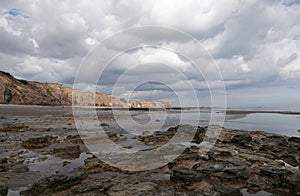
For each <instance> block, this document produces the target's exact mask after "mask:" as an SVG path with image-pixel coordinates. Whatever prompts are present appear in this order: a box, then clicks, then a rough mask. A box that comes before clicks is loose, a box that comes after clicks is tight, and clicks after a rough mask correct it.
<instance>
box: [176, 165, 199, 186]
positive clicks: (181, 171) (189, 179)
mask: <svg viewBox="0 0 300 196" xmlns="http://www.w3.org/2000/svg"><path fill="white" fill-rule="evenodd" d="M202 179H203V176H202V175H201V173H199V172H198V171H196V170H193V169H189V168H186V167H176V168H174V169H173V171H172V176H171V180H173V181H175V182H178V181H179V182H183V183H184V184H186V185H189V184H192V183H193V182H197V181H201V180H202Z"/></svg>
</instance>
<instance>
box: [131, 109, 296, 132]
mask: <svg viewBox="0 0 300 196" xmlns="http://www.w3.org/2000/svg"><path fill="white" fill-rule="evenodd" d="M211 115H212V114H211V113H210V112H209V111H200V110H195V109H194V110H178V111H168V112H167V113H166V112H160V111H150V112H142V113H140V114H135V115H134V119H135V120H136V121H137V122H138V123H140V124H145V126H146V125H147V122H148V121H150V120H152V122H155V121H158V122H162V121H163V122H164V123H165V125H166V126H167V127H169V126H175V125H177V124H179V123H180V120H182V121H183V122H184V123H185V124H191V125H201V126H207V125H208V124H209V121H210V118H211ZM166 126H163V127H166ZM223 127H225V128H230V129H239V130H247V131H257V130H260V131H266V132H270V133H276V134H281V135H287V136H296V137H300V132H298V130H300V115H299V114H280V113H276V112H274V113H260V112H257V113H250V114H245V113H240V114H238V113H237V114H229V115H226V118H225V121H224V124H223ZM148 129H151V127H149V128H148ZM148 131H149V130H148ZM153 131H155V130H153Z"/></svg>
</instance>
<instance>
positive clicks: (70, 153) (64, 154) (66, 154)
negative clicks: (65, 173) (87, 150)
mask: <svg viewBox="0 0 300 196" xmlns="http://www.w3.org/2000/svg"><path fill="white" fill-rule="evenodd" d="M52 153H53V154H54V155H56V156H58V157H61V158H70V159H74V158H78V157H79V156H80V154H81V153H82V151H81V149H80V146H79V145H68V146H63V147H57V148H53V150H52Z"/></svg>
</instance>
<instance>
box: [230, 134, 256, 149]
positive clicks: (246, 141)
mask: <svg viewBox="0 0 300 196" xmlns="http://www.w3.org/2000/svg"><path fill="white" fill-rule="evenodd" d="M251 142H252V137H251V136H250V135H235V136H233V137H232V138H231V143H235V144H239V145H241V146H246V147H249V146H250V143H251Z"/></svg>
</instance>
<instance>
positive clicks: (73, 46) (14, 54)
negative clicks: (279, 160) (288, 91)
mask: <svg viewBox="0 0 300 196" xmlns="http://www.w3.org/2000/svg"><path fill="white" fill-rule="evenodd" d="M2 7H3V8H2V9H1V15H0V68H1V69H3V70H5V71H10V72H12V74H14V75H17V76H19V77H23V78H25V79H31V80H43V81H45V80H48V81H50V82H64V83H71V82H72V78H73V77H74V75H75V73H76V69H77V68H78V66H79V64H80V63H81V61H82V59H83V58H84V56H85V55H86V54H87V52H88V51H89V50H90V49H91V48H92V47H94V46H95V45H96V44H97V43H99V42H100V41H101V40H103V39H105V38H106V37H108V36H110V35H112V34H114V33H116V32H119V31H121V30H123V29H126V28H131V27H136V26H142V25H166V26H171V27H173V28H177V29H179V30H181V31H185V32H187V33H189V34H191V35H192V36H194V37H195V38H197V39H198V40H200V42H201V43H202V44H203V46H204V47H205V48H206V49H207V50H208V51H209V52H210V53H211V54H212V56H213V57H214V58H215V61H216V63H217V64H218V65H219V67H220V71H221V73H222V74H223V77H224V80H225V84H226V85H227V88H228V89H229V91H231V89H232V88H234V89H246V88H248V87H249V88H250V87H251V88H255V87H257V88H258V87H261V86H266V87H268V86H274V85H278V86H280V88H276V89H277V90H278V89H283V90H284V88H290V87H291V86H297V84H299V82H300V73H299V72H300V71H299V69H300V68H299V66H300V65H299V63H300V62H299V56H300V33H299V32H300V22H299V18H300V5H299V4H295V3H293V2H290V1H257V0H230V1H228V0H221V1H210V0H204V1H196V0H185V1H180V0H178V1H177V0H175V1H174V0H159V1H158V0H157V1H138V0H132V1H131V0H130V1H88V2H87V1H78V2H76V3H74V2H73V1H71V0H66V1H63V2H62V1H58V0H44V1H35V0H28V1H26V2H25V1H21V0H16V1H3V2H2ZM12 8H17V9H20V10H17V11H18V12H20V13H26V16H27V15H28V17H24V16H25V15H24V14H23V15H20V14H16V15H15V16H14V15H11V14H7V11H9V10H11V9H12ZM160 36H161V35H159V34H153V33H152V32H147V33H142V34H133V35H125V36H124V37H121V38H119V39H118V40H117V39H115V40H114V41H113V42H112V43H110V44H108V45H107V46H108V47H109V48H107V50H106V51H105V53H104V54H99V56H100V57H103V56H109V55H110V53H111V52H112V51H115V50H117V51H118V50H122V49H124V48H126V47H127V46H129V45H132V44H133V43H140V42H141V41H142V40H155V39H159V38H160ZM162 45H163V46H164V47H170V48H174V49H175V50H177V51H178V52H180V51H184V53H185V54H189V56H191V57H197V56H200V55H202V54H204V51H203V50H201V51H199V48H197V47H196V46H195V44H194V43H192V42H185V40H182V39H180V38H178V37H177V36H176V35H174V36H170V37H168V40H166V41H165V43H164V44H162ZM151 61H156V62H157V61H158V62H161V63H166V64H169V65H171V66H173V67H174V68H177V69H178V70H181V71H182V72H184V73H185V74H186V75H187V76H188V79H190V80H192V82H193V83H194V85H198V86H199V89H203V88H202V85H203V84H202V83H201V82H203V78H201V76H199V74H198V73H195V71H194V70H193V69H192V66H191V65H190V63H189V62H187V61H186V60H185V59H182V58H181V57H180V56H179V55H178V54H176V53H173V52H171V51H166V50H160V49H144V50H138V51H135V52H131V53H126V54H124V55H122V56H121V57H120V58H119V59H118V60H116V61H115V62H114V63H112V65H111V66H113V67H112V69H111V70H109V71H108V72H107V73H108V74H110V75H108V76H106V77H105V79H106V81H107V85H111V84H112V83H113V81H115V80H116V78H117V77H118V74H120V73H122V71H124V70H126V69H127V68H130V67H131V66H132V65H134V64H136V63H149V62H151ZM149 65H151V66H152V67H150V68H147V67H145V68H139V69H136V70H135V71H132V73H139V74H141V75H140V77H142V78H143V77H144V78H147V77H149V78H152V79H153V80H160V79H161V78H167V79H168V80H167V82H168V83H169V84H170V85H174V88H177V89H181V90H182V92H185V91H184V90H186V88H187V85H186V84H187V83H186V82H187V81H184V80H182V81H175V80H176V79H177V80H178V78H173V77H169V78H168V76H167V73H168V72H171V70H170V69H167V68H162V66H161V67H160V66H158V64H155V63H152V64H151V63H149ZM201 71H203V73H204V74H205V75H214V74H216V72H215V71H213V70H212V68H211V66H210V65H209V64H205V63H203V64H202V65H201ZM149 74H150V76H149ZM87 77H89V74H87ZM90 77H91V76H90ZM127 80H128V81H125V80H124V84H125V85H128V86H130V85H131V84H132V83H134V78H130V77H127ZM283 80H284V85H282V84H283ZM211 84H214V83H213V82H212V83H211ZM215 84H216V86H217V84H218V83H217V82H216V83H215ZM298 86H299V85H298ZM203 87H205V85H203ZM109 88H110V86H108V87H107V89H109ZM159 92H160V91H159ZM232 92H233V90H232ZM234 92H239V91H234ZM144 93H145V92H144ZM160 93H161V92H160ZM145 94H147V93H145ZM148 94H149V95H150V94H151V95H153V96H154V95H155V94H157V93H154V94H153V93H152V92H150V91H149V92H148Z"/></svg>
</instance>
